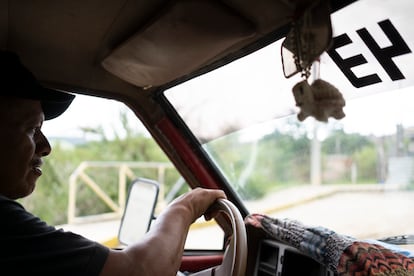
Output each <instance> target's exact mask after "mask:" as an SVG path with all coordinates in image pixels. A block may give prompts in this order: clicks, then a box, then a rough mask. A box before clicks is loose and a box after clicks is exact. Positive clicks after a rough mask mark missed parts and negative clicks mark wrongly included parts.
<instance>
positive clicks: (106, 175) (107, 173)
mask: <svg viewBox="0 0 414 276" xmlns="http://www.w3.org/2000/svg"><path fill="white" fill-rule="evenodd" d="M121 121H122V123H123V128H124V130H125V135H123V136H122V138H121V135H115V138H114V139H109V138H108V137H106V136H105V134H104V132H103V130H102V128H96V129H90V128H87V129H86V128H85V129H83V131H84V132H85V133H93V134H95V135H98V137H100V139H98V140H96V141H92V142H88V143H84V144H79V145H77V146H74V147H73V148H67V147H66V146H64V144H62V143H56V144H55V145H54V147H53V152H52V154H51V155H50V156H49V157H47V158H45V164H44V167H43V170H44V175H43V176H42V177H41V178H40V180H39V181H38V184H37V188H36V192H35V193H33V195H31V196H30V197H28V198H26V199H24V200H22V201H24V205H25V206H26V208H27V209H28V210H30V211H32V212H33V213H35V214H36V215H38V216H39V217H41V218H42V219H44V220H46V221H48V222H49V223H51V224H63V223H66V222H67V207H68V190H69V185H68V184H69V177H70V175H71V174H72V173H73V172H74V170H75V169H76V168H77V167H78V166H79V164H80V163H81V162H83V161H134V162H136V161H145V162H168V161H169V160H168V158H167V157H166V155H165V154H164V153H163V152H162V151H161V150H160V148H159V147H158V145H157V144H156V143H155V142H154V140H153V139H152V138H150V137H147V136H145V135H143V134H142V133H138V132H136V131H133V130H132V129H131V128H129V127H128V124H127V120H126V116H125V114H121ZM287 126H288V127H287V128H284V130H283V132H282V131H280V130H278V129H275V130H274V131H273V132H272V133H269V134H267V135H264V136H262V137H261V138H260V139H259V140H257V141H256V140H255V141H254V142H252V141H249V140H246V141H245V142H242V141H243V140H242V139H241V138H240V137H241V134H239V133H237V132H234V133H232V134H229V135H227V136H226V137H224V138H221V139H217V140H215V141H212V142H210V143H208V144H206V145H205V149H206V151H208V152H209V154H211V156H212V158H213V159H214V161H215V162H216V163H217V164H218V166H219V167H220V168H221V170H222V172H223V173H224V174H225V175H226V176H227V177H228V179H229V181H230V183H231V184H232V185H233V187H234V188H235V189H236V191H237V192H238V193H239V194H241V196H242V197H243V198H244V199H257V198H260V197H262V196H264V195H265V194H266V193H267V192H269V191H273V190H277V189H282V188H285V187H289V186H292V185H306V184H308V183H309V181H310V180H309V178H310V162H311V161H310V156H311V142H312V141H311V138H309V135H308V133H307V131H306V129H305V128H304V126H303V125H301V124H299V123H298V122H297V121H296V120H289V119H288V121H287ZM259 157H260V158H259ZM321 160H322V164H321V165H322V170H323V175H322V182H323V183H322V184H335V183H341V184H346V183H355V181H356V183H378V182H380V179H379V177H378V164H377V148H376V145H375V143H374V141H372V140H371V138H370V137H366V136H361V135H359V134H347V133H345V132H344V131H343V130H342V129H335V130H332V131H331V132H330V134H329V135H328V137H327V138H326V139H325V140H324V141H323V142H322V144H321ZM352 171H355V172H357V173H356V174H355V175H352ZM133 173H134V175H136V176H139V177H146V178H151V179H157V172H156V170H154V169H142V168H141V169H138V168H136V169H133ZM87 174H88V175H89V176H90V177H91V178H93V180H94V181H95V182H96V183H99V185H100V186H101V187H102V188H103V189H104V190H105V192H106V193H107V194H109V196H110V197H111V198H112V199H113V200H115V199H116V198H117V196H118V190H117V183H118V178H119V175H118V171H117V169H114V168H105V169H102V168H99V169H98V168H96V169H95V168H90V169H88V170H87ZM178 178H179V174H178V172H177V171H176V170H175V169H171V170H167V171H166V174H165V187H164V189H165V190H164V192H165V193H168V191H169V190H170V189H171V187H172V186H173V185H174V184H175V183H176V181H177V179H178ZM184 188H185V187H184ZM184 188H183V189H184ZM181 192H183V191H181ZM78 198H79V199H78V203H79V204H77V210H76V213H77V215H88V214H96V213H101V212H107V211H109V208H108V207H107V206H106V205H105V204H103V203H101V201H100V200H98V199H97V197H96V195H94V194H93V192H92V191H91V190H90V189H89V188H88V187H86V186H84V185H83V186H82V187H81V188H79V190H78Z"/></svg>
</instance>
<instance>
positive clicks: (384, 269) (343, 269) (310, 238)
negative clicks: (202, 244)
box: [245, 214, 414, 276]
mask: <svg viewBox="0 0 414 276" xmlns="http://www.w3.org/2000/svg"><path fill="white" fill-rule="evenodd" d="M245 222H246V224H250V225H252V226H254V227H256V228H260V229H262V230H263V231H264V232H266V233H267V234H268V235H269V236H271V237H272V238H274V239H276V240H279V241H281V242H284V243H286V244H288V245H290V246H292V247H294V248H296V249H298V250H300V251H301V252H303V253H304V254H306V255H308V256H309V257H311V258H313V259H315V260H316V261H318V262H320V263H322V264H324V265H326V266H327V267H328V268H329V269H331V270H332V271H334V272H335V273H337V274H338V275H351V276H357V275H358V276H365V275H366V276H368V275H370V276H412V275H414V259H413V258H409V257H406V256H404V255H403V254H400V253H399V252H397V251H396V250H394V249H392V248H386V247H384V246H382V245H380V244H376V243H370V242H364V241H358V240H356V239H355V238H352V237H349V236H345V235H340V234H338V233H336V232H334V231H332V230H330V229H327V228H324V227H308V226H306V225H303V224H302V223H300V222H299V221H295V220H289V219H277V218H271V217H268V216H266V215H260V214H252V215H249V216H247V217H246V219H245Z"/></svg>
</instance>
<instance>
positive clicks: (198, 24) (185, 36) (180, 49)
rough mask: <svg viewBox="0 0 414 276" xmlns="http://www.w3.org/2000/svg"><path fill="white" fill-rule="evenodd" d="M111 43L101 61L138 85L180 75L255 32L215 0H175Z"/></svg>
mask: <svg viewBox="0 0 414 276" xmlns="http://www.w3.org/2000/svg"><path fill="white" fill-rule="evenodd" d="M151 22H152V23H151V24H149V25H147V26H146V28H144V29H142V30H140V31H139V32H138V33H136V34H135V35H133V36H132V37H131V38H129V39H128V40H127V41H126V42H125V43H123V44H121V45H120V46H119V47H117V48H116V49H115V50H114V51H113V52H112V53H111V54H110V55H109V56H108V57H106V58H105V59H104V60H103V62H102V65H103V67H104V68H105V69H106V70H107V71H109V72H110V73H112V74H114V75H116V76H118V77H120V78H121V79H123V80H125V81H127V82H130V83H132V84H134V85H137V86H140V87H151V86H160V85H163V84H166V83H168V82H170V81H172V80H175V79H177V78H179V77H182V76H185V75H186V74H189V73H191V72H193V71H194V70H196V69H198V68H200V67H202V66H203V65H205V64H206V63H207V62H209V61H211V60H212V59H213V58H214V57H215V56H217V55H219V54H220V53H223V52H224V51H225V50H226V49H228V48H229V47H231V46H232V45H234V44H236V43H238V42H240V41H243V40H245V39H248V38H249V37H252V36H253V35H254V34H255V28H254V26H253V24H252V23H251V22H250V21H248V20H247V19H245V18H243V17H241V16H240V15H238V14H237V13H235V12H234V11H232V10H231V9H230V8H229V7H228V6H226V5H224V4H222V3H220V2H219V1H216V0H211V1H206V0H205V1H200V0H181V1H174V2H173V4H172V5H171V6H170V7H169V8H168V9H166V10H164V11H163V13H162V14H160V15H159V16H158V17H157V18H155V19H154V20H152V21H151Z"/></svg>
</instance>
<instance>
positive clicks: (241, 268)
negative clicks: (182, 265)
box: [191, 199, 247, 276]
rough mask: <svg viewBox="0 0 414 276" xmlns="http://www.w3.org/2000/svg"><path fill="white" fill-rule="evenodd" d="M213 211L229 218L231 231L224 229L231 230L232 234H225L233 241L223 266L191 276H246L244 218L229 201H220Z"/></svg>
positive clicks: (227, 250)
mask: <svg viewBox="0 0 414 276" xmlns="http://www.w3.org/2000/svg"><path fill="white" fill-rule="evenodd" d="M211 209H213V210H216V211H218V212H220V213H223V214H224V215H226V216H227V218H228V220H229V222H230V224H231V229H224V231H225V232H227V231H228V230H231V232H232V233H225V234H226V236H231V239H230V242H229V243H228V245H227V247H226V250H225V252H224V257H223V262H222V263H221V265H219V266H216V267H213V268H209V269H206V270H203V271H200V272H196V273H194V274H191V275H194V276H204V275H215V276H244V275H245V272H246V265H247V234H246V226H245V224H244V220H243V217H242V216H241V214H240V212H239V210H238V209H237V207H236V206H235V205H234V204H233V203H232V202H231V201H229V200H227V199H218V200H217V201H216V202H215V203H214V204H213V205H212V206H211Z"/></svg>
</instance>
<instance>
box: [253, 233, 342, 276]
mask: <svg viewBox="0 0 414 276" xmlns="http://www.w3.org/2000/svg"><path fill="white" fill-rule="evenodd" d="M257 253H258V254H257V260H256V261H255V268H254V276H334V275H335V274H334V273H333V271H331V270H329V269H328V268H327V267H326V266H324V265H323V264H321V263H319V262H317V261H315V260H314V259H312V258H310V257H308V256H306V255H304V254H303V253H301V252H299V251H298V250H297V249H295V248H293V247H290V246H288V245H285V244H282V243H280V242H277V241H275V240H270V239H263V240H261V241H260V244H259V247H258V252H257Z"/></svg>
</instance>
